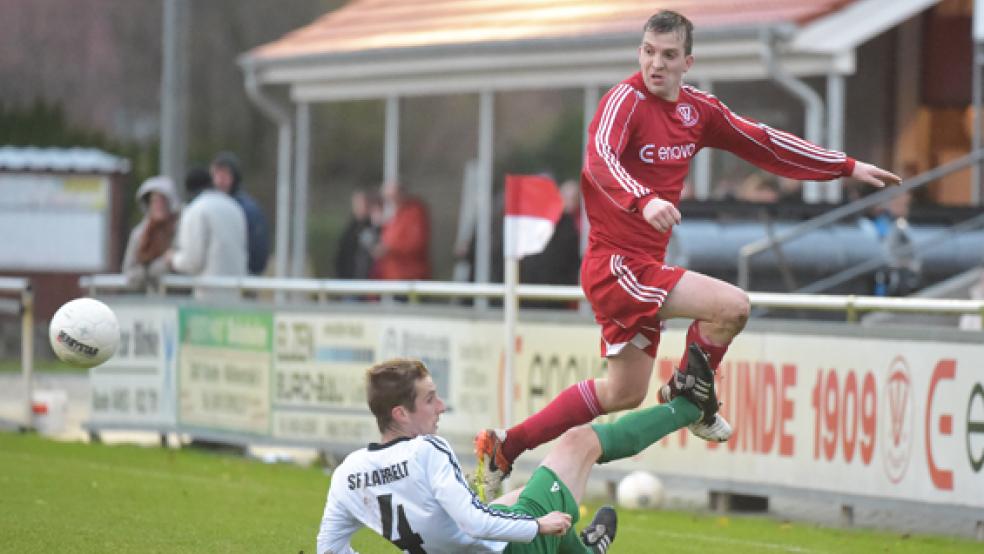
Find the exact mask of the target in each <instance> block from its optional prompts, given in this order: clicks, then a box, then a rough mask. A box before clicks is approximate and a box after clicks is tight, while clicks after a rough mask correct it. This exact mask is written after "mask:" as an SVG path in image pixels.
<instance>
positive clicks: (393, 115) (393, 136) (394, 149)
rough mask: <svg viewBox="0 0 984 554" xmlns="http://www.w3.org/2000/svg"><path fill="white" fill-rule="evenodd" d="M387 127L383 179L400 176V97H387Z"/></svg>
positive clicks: (389, 179)
mask: <svg viewBox="0 0 984 554" xmlns="http://www.w3.org/2000/svg"><path fill="white" fill-rule="evenodd" d="M385 125H386V129H385V136H384V146H383V180H384V181H393V180H396V179H399V177H400V97H399V96H389V97H387V98H386V123H385Z"/></svg>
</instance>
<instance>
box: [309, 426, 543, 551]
mask: <svg viewBox="0 0 984 554" xmlns="http://www.w3.org/2000/svg"><path fill="white" fill-rule="evenodd" d="M363 526H365V527H369V528H370V529H372V530H373V531H375V532H376V533H378V534H379V535H381V536H382V537H383V538H385V539H387V540H389V541H390V542H392V543H393V544H394V545H396V546H397V548H400V549H401V550H404V551H406V552H410V553H411V554H422V553H428V554H434V553H440V552H461V553H472V552H502V551H503V550H504V549H505V547H506V543H507V542H521V543H527V542H531V541H532V540H533V539H534V538H536V534H537V523H536V520H535V519H534V518H533V517H532V516H528V515H522V514H514V513H510V512H503V511H501V510H496V509H494V508H490V507H489V506H487V505H485V504H483V503H482V502H481V501H479V499H478V497H477V496H475V494H474V493H472V491H471V489H469V488H468V484H467V482H466V481H465V476H464V473H463V472H462V470H461V465H460V464H459V462H458V458H457V456H455V454H454V452H453V451H452V450H451V446H450V445H449V444H448V442H447V441H446V440H444V439H442V438H441V437H438V436H435V435H421V436H418V437H415V438H406V437H404V438H399V439H395V440H393V441H391V442H388V443H386V444H375V443H373V444H370V445H369V446H368V447H366V448H362V449H359V450H357V451H355V452H353V453H351V454H349V456H348V457H346V458H345V461H344V462H342V464H341V465H340V466H338V468H337V469H336V470H335V472H334V473H333V474H332V478H331V488H330V489H329V491H328V501H327V502H326V504H325V513H324V516H323V517H322V519H321V528H320V529H319V531H318V553H319V554H324V553H332V554H348V553H352V552H355V551H354V550H352V546H351V543H350V540H351V537H352V535H353V534H354V533H355V532H356V531H358V530H359V529H360V528H361V527H363Z"/></svg>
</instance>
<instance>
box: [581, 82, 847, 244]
mask: <svg viewBox="0 0 984 554" xmlns="http://www.w3.org/2000/svg"><path fill="white" fill-rule="evenodd" d="M706 146H710V147H714V148H720V149H722V150H727V151H729V152H731V153H733V154H736V155H738V156H739V157H741V158H742V159H744V160H746V161H748V162H750V163H752V164H754V165H756V166H758V167H760V168H762V169H765V170H768V171H771V172H772V173H775V174H777V175H782V176H784V177H791V178H793V179H806V180H816V181H828V180H831V179H836V178H838V177H845V176H848V175H850V174H851V172H852V171H854V160H853V159H852V158H849V157H847V156H845V155H844V154H843V153H841V152H833V151H830V150H826V149H824V148H821V147H819V146H817V145H815V144H813V143H810V142H807V141H805V140H803V139H801V138H799V137H796V136H794V135H791V134H789V133H786V132H784V131H780V130H777V129H773V128H771V127H769V126H767V125H764V124H762V123H758V122H756V121H751V120H749V119H747V118H744V117H741V116H739V115H736V114H735V113H733V112H732V111H731V110H729V109H728V107H727V106H725V105H724V104H723V103H722V102H721V101H720V100H718V99H717V98H715V97H714V96H713V95H711V94H708V93H706V92H704V91H701V90H698V89H696V88H693V87H691V86H686V85H685V86H683V87H682V88H681V90H680V96H679V97H678V99H677V101H676V102H670V101H668V100H664V99H662V98H660V97H658V96H656V95H654V94H652V93H650V92H649V90H648V89H646V86H645V84H644V83H643V80H642V74H641V73H636V74H635V75H633V76H632V77H629V78H628V79H626V80H625V81H622V82H621V83H619V84H618V85H616V86H615V87H614V88H612V89H611V90H609V91H608V93H607V94H605V96H604V98H602V100H601V104H600V105H599V106H598V111H597V113H595V116H594V119H593V120H592V121H591V125H590V126H589V127H588V147H587V153H586V157H585V163H584V170H583V171H582V172H581V193H582V194H583V195H584V206H585V210H586V211H587V214H588V221H589V222H590V223H591V232H590V235H589V242H588V252H587V254H586V257H588V256H596V255H609V254H612V253H614V252H617V253H620V254H626V255H630V256H639V257H641V258H643V259H646V258H650V259H655V260H658V261H662V260H663V258H664V254H665V252H666V243H667V242H669V239H670V233H669V232H666V233H660V232H659V231H657V230H656V229H655V228H653V227H652V226H651V225H650V224H649V223H648V222H646V220H645V219H644V218H643V217H642V209H643V208H644V207H645V205H646V203H647V202H649V200H650V199H651V198H652V197H654V196H657V197H659V198H662V199H664V200H667V201H670V202H672V203H673V205H677V204H678V203H679V202H680V193H681V191H682V190H683V181H684V178H685V177H686V176H687V172H688V171H689V170H690V161H691V159H692V158H693V157H694V154H696V153H697V152H698V151H699V150H700V149H701V148H704V147H706Z"/></svg>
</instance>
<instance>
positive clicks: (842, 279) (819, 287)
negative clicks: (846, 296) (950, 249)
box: [796, 214, 984, 294]
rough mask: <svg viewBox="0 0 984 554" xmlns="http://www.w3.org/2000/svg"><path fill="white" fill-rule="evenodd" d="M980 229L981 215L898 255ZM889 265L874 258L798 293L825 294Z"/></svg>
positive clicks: (913, 251) (811, 284) (983, 221)
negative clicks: (826, 291) (824, 292)
mask: <svg viewBox="0 0 984 554" xmlns="http://www.w3.org/2000/svg"><path fill="white" fill-rule="evenodd" d="M980 227H984V214H980V215H978V216H975V217H972V218H970V219H967V220H964V221H961V222H960V223H958V224H956V225H954V226H953V227H950V228H948V229H944V230H942V231H939V232H937V233H933V234H932V235H930V236H929V237H927V238H926V239H925V240H922V241H920V242H918V243H912V244H909V245H906V246H903V247H901V248H899V250H898V252H897V255H898V256H901V257H909V256H913V255H915V254H919V253H921V252H924V251H926V250H927V249H929V248H930V247H931V246H935V245H937V244H939V243H941V242H944V241H945V240H947V239H949V238H952V237H954V236H956V235H958V234H960V233H962V232H964V231H971V230H973V229H977V228H980ZM887 264H888V260H886V259H885V258H873V259H870V260H868V261H866V262H862V263H860V264H858V265H856V266H854V267H849V268H847V269H844V270H842V271H840V272H838V273H835V274H834V275H831V276H829V277H825V278H823V279H820V280H819V281H815V282H813V283H810V284H809V285H806V286H805V287H801V288H800V289H798V290H797V291H796V292H801V293H814V294H815V293H819V292H823V291H825V290H830V289H831V288H833V287H836V286H837V285H840V284H842V283H846V282H848V281H850V280H851V279H854V278H855V277H860V276H862V275H864V274H866V273H868V272H870V271H874V270H876V269H878V268H880V267H882V266H885V265H887Z"/></svg>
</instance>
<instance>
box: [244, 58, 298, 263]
mask: <svg viewBox="0 0 984 554" xmlns="http://www.w3.org/2000/svg"><path fill="white" fill-rule="evenodd" d="M255 71H256V70H255V69H254V68H252V67H245V68H244V72H245V74H246V94H248V95H249V98H250V100H252V101H253V103H254V104H256V106H257V107H258V108H260V111H262V112H263V113H264V114H265V115H266V116H267V117H269V118H270V119H271V120H273V122H274V123H276V124H277V227H276V231H275V234H276V237H275V247H274V268H275V276H276V277H286V276H287V249H288V248H289V243H290V236H289V235H288V233H289V227H288V226H287V224H288V222H289V221H290V160H291V158H292V149H293V145H292V144H291V139H292V136H293V130H292V129H291V122H290V113H289V112H288V111H287V109H286V108H285V107H284V106H282V105H280V104H279V103H277V102H276V101H275V100H273V99H272V98H270V97H269V96H267V95H265V94H264V93H263V91H262V90H261V89H260V83H259V82H258V81H257V78H256V73H255Z"/></svg>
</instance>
